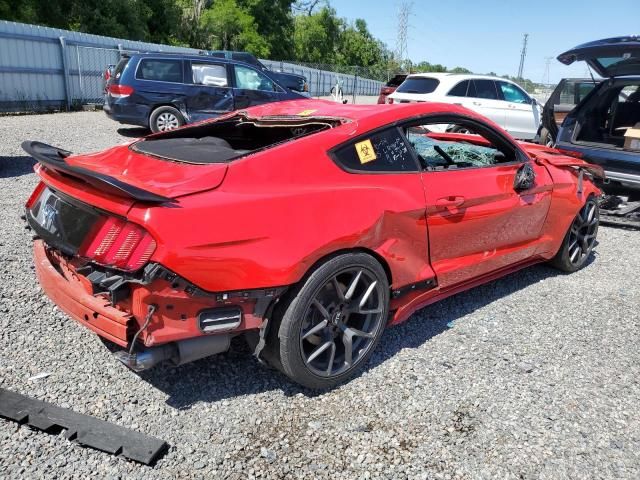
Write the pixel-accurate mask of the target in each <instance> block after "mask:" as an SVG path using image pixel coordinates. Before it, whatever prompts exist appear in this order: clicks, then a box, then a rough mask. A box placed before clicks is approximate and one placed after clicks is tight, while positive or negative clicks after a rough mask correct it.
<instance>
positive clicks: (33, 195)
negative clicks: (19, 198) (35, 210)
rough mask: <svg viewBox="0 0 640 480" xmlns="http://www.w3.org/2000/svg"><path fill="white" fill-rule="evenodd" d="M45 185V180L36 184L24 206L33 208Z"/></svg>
mask: <svg viewBox="0 0 640 480" xmlns="http://www.w3.org/2000/svg"><path fill="white" fill-rule="evenodd" d="M45 187H46V185H45V183H44V182H39V183H38V185H36V188H35V189H34V190H33V192H31V195H29V198H28V199H27V203H25V205H24V206H25V207H26V208H31V207H32V206H33V204H34V203H35V201H36V200H37V199H38V197H39V196H40V194H41V193H42V191H43V190H44V188H45Z"/></svg>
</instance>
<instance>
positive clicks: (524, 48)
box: [518, 33, 529, 78]
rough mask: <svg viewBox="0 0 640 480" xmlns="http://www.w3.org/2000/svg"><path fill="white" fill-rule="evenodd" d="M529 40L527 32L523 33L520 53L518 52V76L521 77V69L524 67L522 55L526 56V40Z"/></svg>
mask: <svg viewBox="0 0 640 480" xmlns="http://www.w3.org/2000/svg"><path fill="white" fill-rule="evenodd" d="M528 40H529V34H528V33H525V34H524V40H523V41H522V53H521V54H520V66H519V67H518V78H522V70H523V69H524V57H526V56H527V41H528Z"/></svg>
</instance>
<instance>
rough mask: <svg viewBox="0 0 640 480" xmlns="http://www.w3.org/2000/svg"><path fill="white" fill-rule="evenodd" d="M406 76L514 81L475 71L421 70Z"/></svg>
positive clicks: (458, 79)
mask: <svg viewBox="0 0 640 480" xmlns="http://www.w3.org/2000/svg"><path fill="white" fill-rule="evenodd" d="M407 78H437V79H438V80H440V81H442V80H444V79H447V80H451V81H452V82H458V81H462V80H503V81H505V82H511V83H514V82H513V80H509V79H508V78H502V77H496V76H494V75H478V74H475V73H449V72H433V73H429V72H422V73H412V74H411V75H409V76H408V77H407Z"/></svg>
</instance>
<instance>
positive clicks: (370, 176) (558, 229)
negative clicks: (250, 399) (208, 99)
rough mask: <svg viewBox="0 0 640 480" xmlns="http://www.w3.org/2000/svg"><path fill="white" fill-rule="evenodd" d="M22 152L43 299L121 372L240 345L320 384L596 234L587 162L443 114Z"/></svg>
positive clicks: (365, 116) (299, 110)
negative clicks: (410, 328) (386, 333)
mask: <svg viewBox="0 0 640 480" xmlns="http://www.w3.org/2000/svg"><path fill="white" fill-rule="evenodd" d="M442 125H449V126H450V125H456V126H461V127H464V129H465V130H466V131H470V132H473V134H451V133H436V130H440V131H442V128H441V127H442ZM435 126H438V128H435ZM432 127H433V128H432ZM23 146H24V148H25V150H26V151H27V152H28V153H29V154H30V155H32V156H33V157H34V158H35V159H36V160H37V161H38V162H39V163H38V164H37V165H36V168H35V170H36V172H37V174H38V175H39V176H40V178H41V180H42V181H41V182H40V184H39V185H38V186H37V187H36V189H35V191H34V192H33V194H32V195H31V197H30V198H29V200H28V201H27V204H26V218H27V221H28V223H29V225H30V226H31V228H32V229H33V230H35V233H36V235H37V237H39V239H38V240H36V242H35V245H34V254H35V263H36V272H37V275H38V277H39V280H40V283H41V285H42V288H43V289H44V291H45V292H46V293H47V295H49V297H51V299H52V300H53V301H54V302H56V303H57V304H58V305H59V307H60V308H62V309H63V310H64V311H66V312H67V313H68V314H69V315H70V316H71V317H73V318H74V319H75V320H77V321H78V322H80V323H81V324H83V325H85V326H86V327H87V328H89V329H91V330H93V331H94V332H95V333H97V334H98V335H100V336H101V337H103V338H104V339H107V340H109V341H110V342H113V343H115V344H117V345H118V346H119V347H120V350H119V351H117V352H116V355H117V356H118V358H119V359H120V360H121V361H122V362H124V363H125V364H127V365H128V366H129V367H131V368H133V369H136V370H140V369H144V368H148V367H150V366H152V365H154V364H156V363H158V362H160V361H163V360H171V361H173V362H174V363H176V364H182V363H185V362H189V361H192V360H195V359H198V358H203V357H205V356H208V355H212V354H215V353H220V352H223V351H225V350H226V349H227V348H228V347H229V342H230V339H231V338H232V337H234V336H237V335H240V334H244V335H246V337H247V339H248V340H249V342H250V345H252V346H253V348H254V352H255V355H256V356H257V357H259V358H260V359H263V360H265V361H266V362H268V363H269V364H271V365H273V366H275V367H277V368H278V369H280V370H281V371H282V372H284V373H285V374H286V375H287V376H289V377H290V378H291V379H293V380H294V381H296V382H298V383H300V384H302V385H305V386H307V387H311V388H325V387H330V386H333V385H335V384H337V383H338V382H341V381H343V380H345V379H346V378H348V377H350V376H352V375H353V374H354V372H356V371H357V370H358V369H359V368H361V367H362V366H363V364H365V362H366V361H367V358H368V357H369V356H370V355H371V353H372V351H373V350H374V348H375V347H376V344H377V343H378V341H379V340H380V337H381V335H382V332H383V330H384V328H385V326H387V325H394V324H397V323H400V322H402V321H404V320H405V319H407V318H408V317H409V315H410V314H411V313H412V312H414V311H415V310H417V309H419V308H422V307H424V306H425V305H428V304H430V303H432V302H435V301H437V300H440V299H442V298H444V297H447V296H449V295H452V294H455V293H456V292H460V291H462V290H466V289H468V288H471V287H474V286H476V285H479V284H482V283H484V282H488V281H491V280H493V279H495V278H498V277H500V276H502V275H505V274H507V273H509V272H513V271H515V270H518V269H520V268H523V267H526V266H528V265H532V264H534V263H538V262H546V261H550V262H551V264H552V265H555V266H556V267H558V268H560V269H562V270H565V271H574V270H577V269H579V268H581V267H582V266H584V265H585V263H586V262H587V259H588V258H589V256H590V254H591V252H592V249H593V247H594V243H595V238H596V232H597V229H598V205H597V202H596V197H597V196H598V195H599V193H600V192H599V190H598V188H597V187H596V186H594V184H593V183H592V178H593V176H594V175H595V176H601V175H602V170H601V169H600V168H599V167H596V166H592V165H590V164H588V163H585V162H583V161H581V160H578V159H575V158H572V157H566V156H563V155H561V154H559V153H558V152H557V151H556V150H553V149H550V148H547V147H545V146H541V145H533V144H526V143H518V142H515V141H514V140H513V139H512V138H511V137H510V136H509V135H508V134H507V133H505V132H504V131H503V130H502V129H501V128H499V127H498V126H496V125H494V124H492V123H491V122H489V121H488V120H486V119H484V118H482V117H480V116H478V115H477V114H475V113H473V112H471V111H469V110H466V109H463V108H461V107H456V106H454V105H444V104H436V103H416V104H402V105H389V106H385V107H380V106H375V105H371V106H354V105H336V104H335V103H332V102H324V101H315V102H313V101H308V100H305V101H291V102H282V103H276V104H270V105H264V106H259V107H255V108H250V109H248V110H246V111H237V112H233V113H230V114H228V115H225V116H223V117H220V118H218V119H216V120H213V121H207V122H204V123H200V124H196V125H193V126H189V127H185V128H181V129H178V130H175V131H170V132H164V133H160V134H156V135H152V136H149V137H146V138H144V139H141V140H137V141H134V142H132V143H131V144H129V145H124V146H117V147H114V148H111V149H109V150H106V151H104V152H100V153H93V154H87V155H72V154H71V153H70V152H68V151H64V150H60V149H57V148H54V147H51V146H48V145H44V144H42V143H38V142H25V143H24V144H23Z"/></svg>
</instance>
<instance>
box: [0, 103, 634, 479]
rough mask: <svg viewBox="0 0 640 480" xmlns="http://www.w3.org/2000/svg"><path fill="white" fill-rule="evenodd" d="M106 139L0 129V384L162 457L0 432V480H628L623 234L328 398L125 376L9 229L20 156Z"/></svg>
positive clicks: (409, 344)
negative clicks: (52, 297) (150, 443)
mask: <svg viewBox="0 0 640 480" xmlns="http://www.w3.org/2000/svg"><path fill="white" fill-rule="evenodd" d="M118 128H119V126H118V125H117V124H115V123H113V122H111V121H109V120H107V119H106V118H105V117H104V116H103V115H102V114H101V113H99V112H98V113H89V112H83V113H72V114H56V115H41V116H26V117H2V118H0V139H1V142H0V156H1V157H0V187H1V191H2V195H1V196H0V202H1V206H0V224H1V225H3V230H4V235H3V236H2V238H0V266H1V269H2V282H1V283H0V312H1V315H0V386H2V387H4V388H8V389H12V390H15V391H18V392H20V393H24V394H27V395H31V396H33V397H35V398H38V399H41V400H45V401H49V402H54V403H56V404H58V405H61V406H64V407H70V408H73V409H74V410H76V411H78V412H81V413H86V414H91V415H95V416H96V417H98V418H101V419H104V420H107V421H111V422H114V423H117V424H119V425H123V426H127V427H130V428H134V429H137V430H139V431H141V432H145V433H148V434H151V435H155V436H158V437H161V438H163V439H165V440H166V441H168V442H169V443H170V444H171V445H172V447H171V448H170V450H169V452H168V453H167V455H166V456H165V457H164V458H162V459H161V460H160V461H159V462H158V463H157V465H156V466H155V467H153V468H151V467H145V466H141V465H137V464H134V463H131V462H128V461H126V460H124V459H121V458H114V457H111V456H109V455H107V454H103V453H100V452H97V451H94V450H90V449H84V448H81V447H79V446H78V445H76V444H74V443H72V442H68V441H66V440H64V438H62V437H58V436H51V435H47V434H44V433H40V432H33V431H30V430H29V429H28V428H25V427H18V426H17V425H16V424H14V423H11V422H7V421H4V420H0V477H5V478H21V477H22V478H38V477H45V476H46V477H51V476H52V475H53V474H56V475H58V476H59V477H62V478H68V477H86V476H94V477H98V478H175V477H180V478H232V479H236V478H237V479H240V478H243V479H244V478H305V479H307V478H345V479H347V478H348V479H352V478H388V479H403V478H411V479H414V478H415V479H419V478H424V479H427V478H429V479H431V478H456V479H457V478H465V479H466V478H470V479H471V478H486V479H490V478H500V479H510V478H514V479H534V478H535V479H537V478H542V479H554V480H558V479H564V478H571V479H577V478H579V479H582V478H611V479H623V478H624V479H637V478H640V415H639V411H638V410H639V405H640V386H639V384H638V379H639V378H640V354H639V350H638V345H639V343H640V329H639V327H640V313H639V307H640V291H639V289H638V286H637V278H638V272H640V255H639V253H640V232H632V231H625V230H620V229H612V228H604V227H603V228H601V230H600V236H599V239H600V244H599V245H598V247H597V255H596V258H595V260H594V261H593V262H592V263H591V264H590V265H589V266H588V267H587V268H585V269H584V270H582V271H580V272H578V273H576V274H573V275H561V274H558V273H557V272H556V271H554V270H552V269H550V268H548V267H546V266H538V267H533V268H530V269H527V270H525V271H522V272H520V273H517V274H514V275H510V276H508V277H507V278H504V279H502V280H500V281H497V282H493V283H491V284H489V285H486V286H483V287H479V288H476V289H474V290H472V291H469V292H466V293H463V294H460V295H457V296H455V297H453V298H450V299H448V300H445V301H443V302H440V303H439V304H436V305H433V306H431V307H428V308H426V309H424V310H422V311H420V312H418V313H417V314H415V315H414V316H413V317H412V318H411V319H410V320H409V321H408V322H407V323H405V324H404V325H402V326H399V327H396V328H393V329H390V330H388V331H387V332H386V333H385V335H384V337H383V339H382V342H381V344H380V347H379V348H378V351H377V352H376V354H375V356H374V357H373V359H372V361H371V362H370V364H369V366H368V368H367V370H366V371H365V373H363V374H362V375H361V376H360V377H358V378H356V379H354V380H353V381H351V382H350V383H348V384H347V385H344V386H342V387H340V388H338V389H336V390H334V391H331V392H329V393H324V394H321V395H315V396H314V395H311V394H309V393H308V392H306V391H304V390H302V389H301V388H299V387H296V386H294V385H292V384H290V383H288V382H287V381H286V380H285V379H284V378H283V377H282V376H281V375H279V374H277V373H275V372H272V371H269V370H266V369H264V368H262V367H260V366H259V365H258V364H257V363H256V362H255V361H254V360H253V359H252V358H250V356H249V355H247V351H246V350H245V349H244V347H242V346H241V345H237V346H235V347H234V349H233V350H232V351H231V352H229V353H228V354H225V355H221V356H218V357H216V358H211V359H205V360H202V361H199V362H197V363H194V364H191V365H187V366H184V367H180V368H173V367H160V368H156V369H155V370H152V371H150V372H146V373H144V374H142V375H136V374H134V373H132V372H131V371H129V370H127V369H126V368H125V367H123V366H121V365H119V364H118V363H117V362H116V361H115V360H114V359H112V358H111V357H110V355H109V353H108V352H107V350H106V349H105V348H104V347H103V346H102V344H101V343H100V342H99V340H98V339H97V337H95V336H94V335H93V334H91V333H90V332H89V331H87V330H86V329H84V328H82V327H80V326H79V325H77V324H75V323H74V322H73V321H71V320H69V319H68V318H67V317H66V316H65V315H64V314H62V313H61V312H60V311H59V310H58V309H57V308H56V307H54V306H53V304H52V303H51V302H50V301H49V300H48V299H46V298H45V297H44V296H43V295H42V293H41V291H40V289H39V287H38V285H37V283H36V280H35V278H34V272H33V268H32V265H31V259H30V235H29V233H28V232H27V231H25V230H24V227H23V225H22V222H21V221H20V219H19V216H20V213H21V208H22V205H23V203H24V201H25V199H26V198H27V196H28V194H29V193H30V191H31V189H32V188H33V186H34V185H35V183H36V178H35V176H34V174H33V173H32V171H31V164H30V162H29V161H28V160H27V159H26V158H24V154H23V152H22V150H21V149H20V147H19V144H20V142H21V141H22V140H24V139H38V140H42V141H45V142H51V143H53V144H54V145H59V146H61V147H64V148H67V149H70V150H73V151H90V150H96V149H101V148H104V147H107V146H109V145H112V144H115V143H118V142H122V141H124V140H127V138H126V137H123V136H121V135H120V134H119V133H118V131H117V129H118ZM138 132H139V130H133V131H131V130H126V132H125V133H126V134H127V135H132V134H134V135H135V134H136V133H138ZM43 372H49V373H51V375H49V376H48V377H46V378H42V379H39V380H35V379H33V380H29V379H30V378H31V377H32V376H34V375H37V374H39V373H43Z"/></svg>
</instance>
